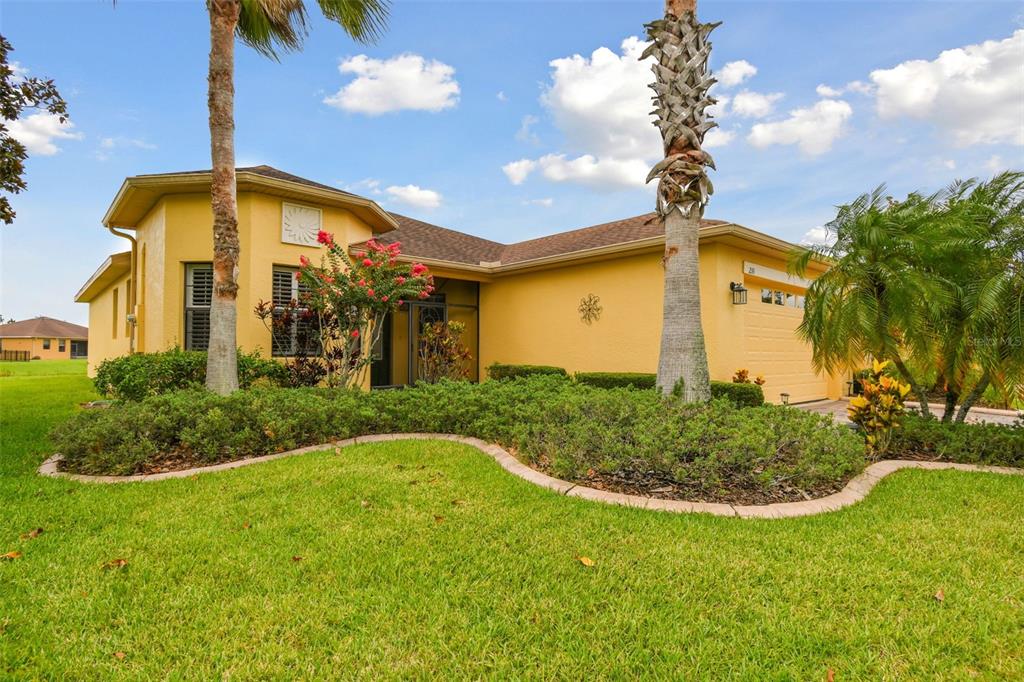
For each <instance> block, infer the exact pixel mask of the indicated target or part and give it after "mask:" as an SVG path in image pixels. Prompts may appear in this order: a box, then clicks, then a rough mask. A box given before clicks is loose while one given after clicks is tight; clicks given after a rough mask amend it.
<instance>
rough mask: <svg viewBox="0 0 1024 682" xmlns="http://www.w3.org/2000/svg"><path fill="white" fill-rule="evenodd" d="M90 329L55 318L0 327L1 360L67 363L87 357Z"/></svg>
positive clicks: (23, 321)
mask: <svg viewBox="0 0 1024 682" xmlns="http://www.w3.org/2000/svg"><path fill="white" fill-rule="evenodd" d="M88 346H89V330H88V329H87V328H85V327H83V326H82V325H80V324H72V323H71V322H65V321H64V320H55V319H53V318H52V317H33V318H32V319H31V320H22V321H20V322H8V323H7V324H0V359H2V360H20V359H26V360H28V359H31V360H61V359H63V360H67V359H68V358H85V357H86V356H87V355H88V352H89V350H88Z"/></svg>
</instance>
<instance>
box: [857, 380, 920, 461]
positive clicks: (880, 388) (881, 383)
mask: <svg viewBox="0 0 1024 682" xmlns="http://www.w3.org/2000/svg"><path fill="white" fill-rule="evenodd" d="M889 364H890V363H889V361H888V360H886V361H885V362H878V361H877V360H876V361H875V362H874V365H873V367H872V368H871V374H870V375H869V376H867V377H865V378H864V379H863V380H862V386H863V393H862V394H861V395H858V396H854V397H853V398H850V407H849V409H848V410H847V413H848V414H849V417H850V421H852V422H853V423H854V424H857V425H858V426H860V427H861V428H862V429H864V440H865V442H866V443H867V449H868V455H869V456H871V457H873V458H879V457H881V456H882V455H884V454H885V453H886V452H888V451H889V445H890V443H891V442H892V436H893V429H896V428H899V426H900V419H901V417H902V416H903V400H904V399H905V398H906V397H907V394H908V393H910V385H909V384H905V383H903V382H902V381H900V380H899V379H894V378H893V377H891V376H887V375H885V374H884V372H885V368H886V367H888V366H889Z"/></svg>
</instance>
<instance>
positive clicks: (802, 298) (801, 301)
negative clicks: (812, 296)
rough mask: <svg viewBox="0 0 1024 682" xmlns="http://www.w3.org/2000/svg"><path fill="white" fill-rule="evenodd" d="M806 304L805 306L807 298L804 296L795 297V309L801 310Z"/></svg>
mask: <svg viewBox="0 0 1024 682" xmlns="http://www.w3.org/2000/svg"><path fill="white" fill-rule="evenodd" d="M806 304H807V297H805V296H797V297H796V307H797V308H801V309H802V308H803V307H804V306H805V305H806Z"/></svg>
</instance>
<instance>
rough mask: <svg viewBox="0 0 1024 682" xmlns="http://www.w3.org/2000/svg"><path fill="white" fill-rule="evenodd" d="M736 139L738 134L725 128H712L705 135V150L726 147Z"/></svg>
mask: <svg viewBox="0 0 1024 682" xmlns="http://www.w3.org/2000/svg"><path fill="white" fill-rule="evenodd" d="M735 139H736V132H735V131H733V130H725V129H723V128H712V129H711V130H709V131H708V132H707V133H706V134H705V135H704V148H705V149H714V148H715V147H724V146H726V145H727V144H729V143H730V142H732V141H733V140H735Z"/></svg>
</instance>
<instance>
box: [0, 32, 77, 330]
mask: <svg viewBox="0 0 1024 682" xmlns="http://www.w3.org/2000/svg"><path fill="white" fill-rule="evenodd" d="M13 49H14V48H13V47H12V46H11V44H10V43H9V42H8V41H7V39H6V38H4V37H3V36H0V117H3V122H2V123H0V190H2V191H4V192H9V193H10V194H18V193H19V192H23V191H24V190H25V188H26V187H27V186H28V185H26V184H25V180H24V178H23V177H22V176H23V175H24V174H25V159H27V158H28V151H27V150H26V149H25V145H23V144H22V143H21V142H19V141H18V140H15V139H14V138H13V137H11V134H10V132H9V131H8V129H7V124H9V123H11V122H12V121H17V120H18V119H19V118H20V117H21V113H22V112H23V111H24V110H25V109H38V110H40V111H41V112H46V113H48V114H52V115H54V116H56V117H57V120H58V121H60V123H61V124H63V123H66V122H67V120H68V105H67V103H66V102H65V101H64V98H63V97H61V96H60V93H59V92H57V86H56V85H54V84H53V81H52V80H43V79H41V78H24V77H22V76H19V75H18V74H16V73H15V72H14V69H13V68H12V67H11V65H10V64H9V63H8V61H7V57H8V55H9V54H10V52H11V51H12V50H13ZM14 218H15V213H14V209H13V208H11V202H10V201H9V200H8V198H7V197H0V221H3V222H4V223H6V224H7V225H10V224H11V223H13V222H14ZM8 321H9V322H13V321H14V320H8Z"/></svg>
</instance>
